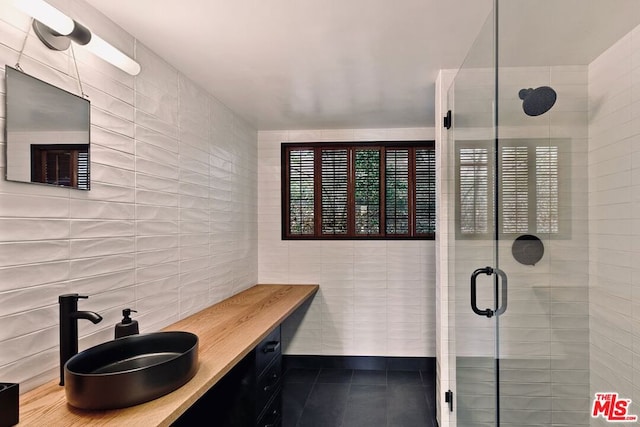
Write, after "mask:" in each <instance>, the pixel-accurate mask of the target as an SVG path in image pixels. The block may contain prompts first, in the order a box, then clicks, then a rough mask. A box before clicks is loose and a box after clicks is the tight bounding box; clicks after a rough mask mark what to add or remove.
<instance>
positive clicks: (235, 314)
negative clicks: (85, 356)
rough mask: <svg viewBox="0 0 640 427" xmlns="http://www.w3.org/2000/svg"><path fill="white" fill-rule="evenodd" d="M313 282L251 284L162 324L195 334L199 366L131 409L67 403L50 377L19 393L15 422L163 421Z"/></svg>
mask: <svg viewBox="0 0 640 427" xmlns="http://www.w3.org/2000/svg"><path fill="white" fill-rule="evenodd" d="M317 290H318V285H256V286H254V287H252V288H249V289H247V290H246V291H243V292H241V293H239V294H237V295H234V296H232V297H230V298H228V299H226V300H224V301H221V302H219V303H217V304H215V305H213V306H211V307H209V308H206V309H204V310H202V311H200V312H198V313H196V314H194V315H192V316H190V317H187V318H185V319H183V320H180V321H179V322H177V323H175V324H173V325H171V326H169V327H167V328H165V329H164V330H167V331H188V332H192V333H194V334H196V335H198V338H199V349H198V356H199V362H200V366H199V368H198V372H197V373H196V375H195V376H194V377H193V379H191V381H189V382H188V383H187V384H185V385H184V386H182V387H181V388H179V389H178V390H175V391H173V392H172V393H169V394H167V395H165V396H163V397H160V398H158V399H156V400H152V401H150V402H147V403H143V404H140V405H136V406H132V407H130V408H124V409H117V410H108V411H87V410H79V409H76V408H73V407H72V406H70V405H68V404H67V401H66V397H65V393H64V387H60V386H59V385H58V380H57V379H56V380H53V381H51V382H49V383H47V384H44V385H42V386H40V387H38V388H36V389H34V390H31V391H29V392H27V393H25V394H23V395H22V396H20V423H19V424H18V425H20V426H23V425H24V426H50V427H57V426H65V427H70V426H89V425H90V426H119V427H121V426H127V427H135V426H144V427H150V426H168V425H171V423H172V422H173V421H175V420H176V419H178V417H179V416H180V415H181V414H182V413H184V412H185V411H186V410H187V409H188V408H189V407H190V406H191V405H193V403H195V401H196V400H198V398H200V397H201V396H202V395H203V394H204V393H205V392H206V391H207V390H209V389H210V388H211V387H212V386H213V385H214V384H215V383H216V382H218V380H220V378H222V377H223V376H224V375H225V374H226V373H227V372H229V371H230V370H231V368H232V367H233V366H235V365H236V363H238V362H239V361H240V360H241V359H242V358H243V357H244V356H246V355H247V354H248V353H249V351H251V349H253V348H254V347H255V346H256V345H257V344H258V343H259V342H260V341H261V340H262V339H264V338H265V337H266V336H267V335H268V334H269V332H271V331H272V330H273V329H274V328H275V327H276V326H278V325H279V324H280V323H282V322H283V321H284V320H285V319H286V318H287V317H288V316H289V315H290V314H291V313H293V312H294V311H295V310H296V309H297V308H298V307H299V306H300V305H302V303H303V302H304V301H306V300H307V299H309V298H311V297H312V296H313V295H314V294H315V293H316V291H317Z"/></svg>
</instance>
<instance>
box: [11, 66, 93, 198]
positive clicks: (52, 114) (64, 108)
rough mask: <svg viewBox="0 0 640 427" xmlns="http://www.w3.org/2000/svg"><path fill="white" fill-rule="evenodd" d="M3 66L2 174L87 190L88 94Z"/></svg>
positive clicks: (28, 180) (15, 179) (40, 182)
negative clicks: (4, 128) (81, 94)
mask: <svg viewBox="0 0 640 427" xmlns="http://www.w3.org/2000/svg"><path fill="white" fill-rule="evenodd" d="M5 70H6V85H7V95H6V107H7V108H6V111H7V117H6V141H7V144H6V146H7V152H6V161H7V164H6V178H7V180H8V181H19V182H30V183H36V184H45V185H54V186H58V187H69V188H75V189H78V190H89V188H90V160H89V145H90V144H89V134H90V132H89V130H90V103H89V100H87V99H84V98H82V97H80V96H77V95H74V94H73V93H70V92H67V91H65V90H63V89H60V88H58V87H55V86H53V85H50V84H49V83H46V82H43V81H42V80H39V79H36V78H34V77H31V76H29V75H28V74H25V73H23V72H21V71H18V70H16V69H14V68H11V67H9V66H6V67H5Z"/></svg>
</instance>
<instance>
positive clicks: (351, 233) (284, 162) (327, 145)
mask: <svg viewBox="0 0 640 427" xmlns="http://www.w3.org/2000/svg"><path fill="white" fill-rule="evenodd" d="M323 149H324V150H327V149H328V150H341V149H346V150H347V153H348V154H347V159H348V160H347V172H346V173H347V176H348V181H347V182H348V184H347V187H348V190H347V208H346V209H347V212H348V213H347V224H348V225H347V232H346V233H344V234H323V233H322V224H321V223H322V213H321V212H322V206H321V204H322V200H321V197H318V195H320V194H321V193H322V188H321V178H322V168H321V166H320V165H321V164H322V160H321V155H318V154H320V153H322V151H321V150H323ZM367 149H368V150H379V151H380V158H379V164H380V169H379V205H378V206H379V213H378V215H379V227H380V232H379V233H376V234H358V233H357V232H356V228H355V227H356V214H355V211H356V202H355V193H356V192H355V182H356V174H355V170H354V164H355V160H354V159H355V152H356V150H358V151H360V150H367ZM394 149H396V150H399V149H408V150H409V156H410V158H409V162H410V166H409V173H408V183H407V184H408V186H409V187H408V188H409V191H408V201H407V203H408V208H409V210H408V212H409V219H408V221H409V225H408V229H409V232H408V233H407V234H391V233H387V232H386V228H387V227H386V222H385V214H386V212H385V211H386V205H385V202H386V191H385V187H386V173H385V170H386V156H385V153H386V152H387V151H388V150H394ZM416 149H422V150H428V151H431V152H432V153H433V155H432V156H433V157H432V161H433V165H430V168H431V169H429V172H430V175H429V179H432V181H429V183H430V184H432V186H433V191H432V192H429V197H431V198H430V200H431V201H432V209H429V210H427V214H428V215H430V216H429V218H430V219H432V220H433V223H434V224H435V215H436V207H435V204H436V194H435V155H436V154H435V142H434V141H432V140H421V141H375V142H372V141H367V142H283V143H282V145H281V166H282V172H281V208H282V209H281V220H282V239H283V240H434V239H435V232H436V230H435V225H434V227H433V228H434V229H433V232H428V233H418V232H416V227H417V226H416V213H417V212H416V198H417V196H416V185H415V182H416V162H415V152H416ZM295 150H313V152H314V160H313V165H314V166H313V188H314V190H313V193H314V198H313V215H314V218H313V223H314V226H313V231H312V233H310V234H295V233H291V232H290V231H291V230H290V225H291V218H290V208H291V200H290V194H289V192H290V176H291V167H290V164H289V158H290V156H289V153H290V152H291V151H295ZM309 163H310V162H309ZM307 184H308V183H307ZM422 196H423V195H422ZM420 212H421V213H422V215H424V210H420ZM318 213H320V214H318Z"/></svg>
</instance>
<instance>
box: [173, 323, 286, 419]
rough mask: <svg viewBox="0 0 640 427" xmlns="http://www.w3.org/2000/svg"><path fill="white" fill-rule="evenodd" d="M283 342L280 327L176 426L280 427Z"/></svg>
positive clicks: (217, 384)
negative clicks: (281, 343)
mask: <svg viewBox="0 0 640 427" xmlns="http://www.w3.org/2000/svg"><path fill="white" fill-rule="evenodd" d="M280 342H281V341H280V326H278V327H276V329H274V330H273V331H272V332H271V333H270V334H269V335H268V336H267V337H266V338H265V339H264V340H262V342H260V344H258V345H257V346H256V348H255V349H253V351H251V352H250V353H249V354H247V355H246V356H245V357H244V358H243V359H242V360H241V361H240V362H239V363H238V364H237V365H236V366H235V367H233V369H231V371H229V373H227V375H225V376H224V377H223V378H222V379H221V380H220V381H218V383H216V385H215V386H213V387H212V388H211V389H210V390H209V391H208V392H207V393H205V395H204V396H202V397H201V398H200V399H199V400H198V401H197V402H196V403H195V404H194V405H193V406H192V407H191V408H190V409H189V410H187V412H185V413H184V414H183V415H182V416H181V417H180V418H179V419H178V420H177V421H176V422H175V423H174V424H173V426H176V427H178V426H216V427H254V426H255V427H280V426H281V424H282V352H281V345H280Z"/></svg>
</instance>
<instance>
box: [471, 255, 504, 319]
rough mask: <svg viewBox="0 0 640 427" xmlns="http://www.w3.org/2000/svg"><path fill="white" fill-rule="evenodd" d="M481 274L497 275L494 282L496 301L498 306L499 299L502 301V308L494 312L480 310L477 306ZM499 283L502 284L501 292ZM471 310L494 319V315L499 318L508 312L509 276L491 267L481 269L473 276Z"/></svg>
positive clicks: (487, 309)
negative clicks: (478, 284) (478, 281)
mask: <svg viewBox="0 0 640 427" xmlns="http://www.w3.org/2000/svg"><path fill="white" fill-rule="evenodd" d="M481 274H486V275H487V276H491V275H492V274H495V275H496V278H495V280H494V283H495V290H494V292H495V300H496V306H498V302H497V301H498V299H500V306H499V307H497V308H496V310H495V311H494V310H492V309H490V308H486V309H484V310H480V309H479V308H478V304H477V280H478V276H479V275H481ZM498 283H500V284H501V288H502V289H501V291H500V290H499V288H498ZM471 309H472V310H473V312H474V313H476V314H477V315H479V316H486V317H493V316H494V315H496V316H499V315H501V314H503V313H504V312H505V311H507V274H506V273H505V272H504V271H502V270H500V269H499V268H496V269H493V268H491V267H484V268H479V269H477V270H476V271H474V272H473V273H472V274H471Z"/></svg>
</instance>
